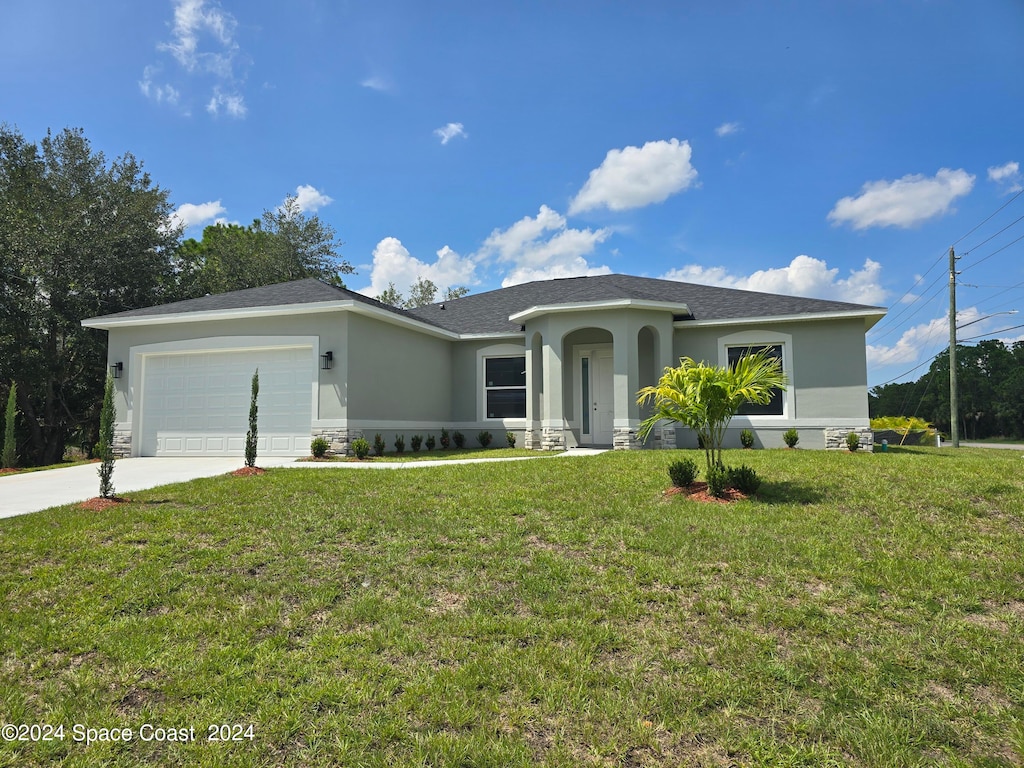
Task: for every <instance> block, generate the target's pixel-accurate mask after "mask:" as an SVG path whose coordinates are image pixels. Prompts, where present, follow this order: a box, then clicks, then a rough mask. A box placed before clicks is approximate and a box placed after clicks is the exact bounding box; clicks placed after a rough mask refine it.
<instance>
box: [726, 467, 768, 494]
mask: <svg viewBox="0 0 1024 768" xmlns="http://www.w3.org/2000/svg"><path fill="white" fill-rule="evenodd" d="M728 475H729V486H730V487H732V488H735V489H736V490H737V491H739V492H740V493H745V494H746V495H747V496H753V495H754V494H755V493H757V489H758V488H760V487H761V478H760V477H758V476H757V472H755V471H754V470H753V469H751V468H750V467H748V466H747V465H746V464H744V465H743V466H740V467H729V469H728Z"/></svg>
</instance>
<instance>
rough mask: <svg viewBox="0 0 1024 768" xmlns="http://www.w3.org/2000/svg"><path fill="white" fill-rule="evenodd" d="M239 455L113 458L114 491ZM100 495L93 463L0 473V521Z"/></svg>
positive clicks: (151, 484)
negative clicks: (11, 473)
mask: <svg viewBox="0 0 1024 768" xmlns="http://www.w3.org/2000/svg"><path fill="white" fill-rule="evenodd" d="M604 452H605V449H603V448H571V449H570V450H568V451H564V452H562V453H554V454H552V453H538V454H537V455H536V456H507V457H504V458H493V459H487V458H479V459H476V458H474V459H440V460H438V461H429V460H427V461H410V462H390V463H383V462H382V463H366V464H357V463H345V462H322V463H321V462H300V461H297V460H296V459H295V458H294V457H289V456H282V457H280V458H275V457H264V456H260V457H259V458H258V460H257V462H256V463H257V465H259V466H260V467H263V468H265V469H269V468H271V467H293V468H296V469H298V468H303V469H395V470H397V469H419V468H426V467H436V466H444V465H451V464H481V463H487V462H496V461H501V462H504V461H533V460H536V459H543V458H550V457H555V456H596V455H597V454H600V453H604ZM244 463H245V462H244V461H243V460H242V457H240V456H239V457H231V456H206V457H202V458H199V457H196V458H173V459H172V458H163V457H153V456H146V457H144V458H135V459H118V460H117V464H116V465H115V466H114V478H113V480H114V493H115V495H117V496H124V495H127V494H129V493H131V492H132V491H142V490H146V489H147V488H155V487H157V486H158V485H168V484H170V483H183V482H186V481H188V480H194V479H196V478H197V477H214V476H215V475H224V474H227V473H228V472H233V471H234V470H236V469H238V468H239V467H241V466H242V465H243V464H244ZM99 492H100V477H99V464H97V463H93V464H80V465H78V466H77V467H64V468H63V469H47V470H45V471H42V472H24V473H20V474H13V475H0V518H4V517H14V516H15V515H24V514H26V513H28V512H39V511H40V510H43V509H49V508H50V507H58V506H61V505H62V504H73V503H75V502H77V501H85V500H86V499H91V498H93V497H94V496H98V495H99Z"/></svg>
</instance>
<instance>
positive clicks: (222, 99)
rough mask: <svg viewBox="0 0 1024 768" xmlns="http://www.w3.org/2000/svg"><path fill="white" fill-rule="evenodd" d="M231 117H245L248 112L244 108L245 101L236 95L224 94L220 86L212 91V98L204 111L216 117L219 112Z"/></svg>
mask: <svg viewBox="0 0 1024 768" xmlns="http://www.w3.org/2000/svg"><path fill="white" fill-rule="evenodd" d="M222 109H223V110H224V112H225V113H227V114H228V115H230V116H231V117H238V118H241V117H245V115H246V113H247V112H248V111H249V110H248V109H247V108H246V106H245V99H243V98H242V96H241V95H240V94H238V93H224V92H223V91H222V90H221V89H220V86H217V87H216V88H214V89H213V96H211V97H210V101H209V102H208V103H207V104H206V111H207V112H209V113H210V114H211V115H213V116H214V117H216V116H217V115H219V114H220V112H221V110H222Z"/></svg>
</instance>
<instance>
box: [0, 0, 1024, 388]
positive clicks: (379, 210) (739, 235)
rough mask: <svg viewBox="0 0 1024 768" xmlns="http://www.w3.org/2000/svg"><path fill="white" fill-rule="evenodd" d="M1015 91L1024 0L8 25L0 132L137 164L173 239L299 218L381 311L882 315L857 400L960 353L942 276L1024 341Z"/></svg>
mask: <svg viewBox="0 0 1024 768" xmlns="http://www.w3.org/2000/svg"><path fill="white" fill-rule="evenodd" d="M1022 73H1024V2H1021V0H976V1H975V2H970V3H968V2H963V1H962V0H958V1H955V2H954V1H953V0H945V1H944V0H857V1H856V2H853V1H852V0H851V1H850V2H844V1H843V0H834V1H833V2H827V3H823V2H820V1H819V0H809V1H807V2H797V1H793V2H784V1H780V2H744V1H743V0H739V1H738V2H732V3H717V2H712V1H711V0H707V1H706V2H685V1H683V0H678V1H676V2H644V1H643V0H634V1H633V2H630V3H625V2H599V1H598V0H588V1H587V2H570V1H568V0H566V1H564V2H559V1H558V0H549V1H548V2H514V3H489V2H479V1H477V2H446V1H445V0H439V1H438V2H433V3H422V2H413V1H412V0H409V1H407V2H401V1H393V0H379V1H376V2H372V3H370V2H362V3H360V2H343V1H342V0H292V1H291V2H288V3H282V2H267V1H266V0H247V1H246V2H242V1H241V0H220V2H217V1H216V0H147V2H138V1H137V0H94V1H93V2H89V3H81V2H73V1H72V0H63V1H62V2H58V1H57V0H0V121H2V122H5V123H7V124H8V125H10V126H13V127H15V128H16V129H18V130H19V131H20V132H21V133H22V135H23V136H25V138H26V139H27V140H29V141H38V140H40V139H41V138H42V137H44V136H45V135H46V132H47V130H53V131H54V132H57V131H60V130H62V129H63V128H65V127H73V128H81V129H83V130H84V132H85V135H86V137H87V138H88V139H89V140H90V142H91V144H92V147H93V149H94V150H96V151H102V152H103V153H104V155H105V156H106V157H107V159H108V160H112V159H113V158H115V157H119V156H121V155H123V154H125V153H131V154H132V155H134V156H135V157H136V158H138V159H140V160H141V161H142V162H143V164H144V167H145V170H146V171H147V172H148V173H149V174H150V175H151V176H152V178H153V180H154V181H155V182H156V183H157V184H159V185H160V187H162V188H163V189H166V190H168V191H169V193H170V200H171V202H172V204H173V206H174V208H175V211H176V214H175V216H176V217H177V220H178V221H179V222H180V223H181V224H182V225H183V226H184V227H185V236H187V237H197V238H198V237H201V235H202V229H203V227H204V226H206V225H209V224H212V223H214V222H218V221H223V222H233V223H241V224H248V223H250V222H251V221H252V220H253V219H256V218H259V217H260V216H261V214H262V212H263V211H264V210H267V209H273V208H276V207H277V206H278V205H280V204H281V202H282V201H283V200H284V198H285V197H286V196H289V195H294V196H296V197H297V198H298V202H299V205H300V206H301V208H302V210H303V211H305V212H306V213H307V214H309V215H312V214H315V215H317V216H319V217H320V219H321V220H322V221H324V222H325V223H327V224H330V225H331V226H332V227H334V229H335V230H336V231H337V233H338V237H339V239H340V240H341V241H343V243H344V245H343V247H342V249H341V254H342V256H343V257H344V258H345V259H346V260H347V261H348V262H350V263H351V264H352V265H353V266H354V267H355V269H356V274H354V275H349V276H346V277H345V282H346V284H347V285H348V286H349V287H350V288H352V289H355V290H359V291H361V292H363V293H366V294H367V295H371V296H373V295H376V294H377V293H379V292H380V291H382V290H384V289H385V288H387V286H388V284H389V283H392V282H393V283H394V284H395V286H396V287H397V288H398V289H399V290H401V291H407V290H408V287H409V286H410V285H411V283H412V282H413V281H415V280H416V278H417V277H424V278H428V279H430V280H432V281H433V282H434V283H435V284H436V285H437V286H438V287H439V288H440V289H441V290H442V291H443V290H444V289H445V288H447V287H450V286H465V287H467V288H469V289H470V291H471V292H473V293H477V292H481V291H485V290H491V289H494V288H498V287H501V286H506V285H512V284H516V283H521V282H526V281H529V280H537V279H547V278H553V277H566V276H573V275H587V274H603V273H609V272H616V273H625V274H632V275H642V276H647V277H662V278H668V279H674V280H684V281H689V282H696V283H705V284H712V285H724V286H729V287H736V288H746V289H751V290H760V291H769V292H776V293H788V294H795V295H803V296H812V297H818V298H825V299H838V300H844V301H851V302H855V303H861V304H870V305H876V306H885V307H888V308H889V314H888V315H887V316H886V318H885V319H883V320H882V321H881V322H880V323H879V324H878V325H877V326H876V327H875V328H874V329H872V330H871V331H870V332H869V333H868V334H867V337H866V340H867V357H868V380H869V385H871V386H875V385H880V384H884V383H887V382H889V381H903V380H914V379H916V378H918V377H919V376H921V375H923V374H924V373H926V372H927V370H928V362H929V361H930V359H931V358H932V357H933V356H934V355H935V354H936V353H938V352H940V351H942V350H943V349H944V348H945V347H946V345H947V344H948V305H949V298H948V252H949V249H950V247H953V248H954V250H955V252H956V253H957V255H958V256H959V261H958V271H959V272H960V273H961V274H960V275H959V276H958V281H959V284H960V287H959V289H958V292H957V304H958V309H959V313H958V324H959V325H961V326H962V330H961V331H960V334H959V335H960V337H961V338H965V339H974V338H975V337H985V338H999V339H1003V340H1004V341H1007V342H1009V341H1013V340H1017V339H1024V327H1021V326H1024V311H1022V313H1021V314H1020V315H1018V316H1016V317H1014V316H1013V315H1009V314H1006V313H1007V312H1010V311H1011V310H1015V309H1021V310H1024V239H1021V240H1019V241H1018V239H1019V238H1022V237H1024V220H1022V219H1024V194H1022V192H1024V76H1022ZM998 313H1002V314H998ZM992 315H994V316H992ZM968 324H969V327H967V326H968ZM966 343H972V342H971V341H967V342H966Z"/></svg>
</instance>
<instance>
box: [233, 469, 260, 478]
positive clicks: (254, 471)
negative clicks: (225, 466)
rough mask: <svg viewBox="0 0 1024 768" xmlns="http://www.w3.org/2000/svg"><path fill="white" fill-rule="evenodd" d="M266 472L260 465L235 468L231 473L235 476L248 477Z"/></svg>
mask: <svg viewBox="0 0 1024 768" xmlns="http://www.w3.org/2000/svg"><path fill="white" fill-rule="evenodd" d="M266 472H267V470H265V469H263V468H262V467H242V468H241V469H236V470H235V471H234V472H232V473H231V474H232V475H234V476H235V477H248V476H249V475H263V474H266Z"/></svg>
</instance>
